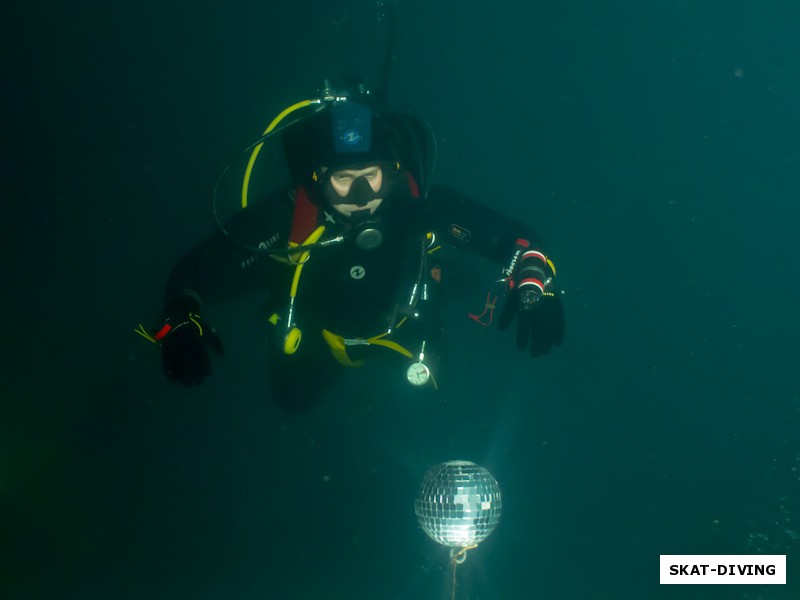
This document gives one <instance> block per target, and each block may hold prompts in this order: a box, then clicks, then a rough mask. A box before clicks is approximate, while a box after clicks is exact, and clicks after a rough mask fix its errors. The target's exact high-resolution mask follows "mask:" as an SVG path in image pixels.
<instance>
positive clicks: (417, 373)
mask: <svg viewBox="0 0 800 600" xmlns="http://www.w3.org/2000/svg"><path fill="white" fill-rule="evenodd" d="M430 376H431V372H430V370H429V369H428V367H426V366H425V365H423V364H422V363H421V362H418V363H414V364H413V365H411V366H410V367H408V371H406V377H407V378H408V382H409V383H410V384H411V385H425V384H426V383H428V379H429V378H430Z"/></svg>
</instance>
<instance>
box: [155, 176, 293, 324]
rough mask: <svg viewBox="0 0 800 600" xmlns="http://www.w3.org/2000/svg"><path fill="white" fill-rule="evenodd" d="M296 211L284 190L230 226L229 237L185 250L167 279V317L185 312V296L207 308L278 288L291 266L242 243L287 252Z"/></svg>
mask: <svg viewBox="0 0 800 600" xmlns="http://www.w3.org/2000/svg"><path fill="white" fill-rule="evenodd" d="M292 210H293V200H292V198H291V196H290V195H289V194H288V192H285V191H284V192H281V193H279V194H276V195H274V196H271V197H270V198H266V199H264V200H263V201H261V202H258V203H255V204H253V205H251V206H249V207H248V208H246V209H245V210H243V211H242V212H240V213H239V214H238V215H236V217H234V218H233V219H231V221H230V222H228V223H226V224H225V228H226V230H227V231H228V232H229V233H230V234H231V237H228V236H226V235H224V234H223V233H222V232H221V231H217V232H216V233H215V234H214V235H212V236H211V237H210V238H208V239H206V240H204V241H203V242H201V243H200V244H198V245H197V246H196V247H194V248H192V249H191V250H190V251H189V252H187V253H186V254H185V255H184V256H183V257H182V258H181V259H180V260H179V261H178V263H177V264H176V265H175V266H174V267H173V269H172V272H171V273H170V276H169V279H168V280H167V287H166V290H165V292H164V312H165V314H167V315H170V314H174V313H180V312H183V309H184V307H185V306H186V295H187V294H189V295H191V296H195V297H197V298H198V299H199V300H200V301H201V302H202V304H204V305H208V304H214V303H217V302H221V301H224V300H228V299H231V298H235V297H239V296H243V295H245V294H248V293H251V292H255V291H258V290H271V289H272V288H274V286H275V285H277V284H278V283H279V282H280V281H282V280H283V279H284V278H285V277H286V276H287V273H288V271H289V269H288V268H287V266H286V265H285V264H283V263H280V262H278V261H276V260H274V259H273V258H271V257H269V256H268V255H266V254H264V253H258V252H255V251H253V250H248V249H246V248H244V247H243V246H242V244H244V245H247V246H255V247H258V246H259V244H262V245H266V246H268V247H270V248H285V247H286V245H287V243H288V236H289V230H290V227H291V218H292ZM237 242H238V243H237Z"/></svg>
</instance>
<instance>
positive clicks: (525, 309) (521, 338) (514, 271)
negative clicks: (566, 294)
mask: <svg viewBox="0 0 800 600" xmlns="http://www.w3.org/2000/svg"><path fill="white" fill-rule="evenodd" d="M503 275H504V277H503V278H502V279H501V280H500V281H499V282H498V283H500V284H501V285H503V286H504V287H505V290H506V303H505V306H504V307H503V312H502V314H501V315H500V322H499V323H498V328H499V329H501V330H503V329H507V328H508V326H509V325H510V324H511V321H512V320H513V319H514V316H515V315H516V317H517V349H519V350H523V351H524V350H525V349H528V350H529V351H530V353H531V355H532V356H544V355H545V354H547V353H548V352H550V350H551V349H552V348H553V346H560V345H561V342H563V341H564V306H563V304H562V303H561V295H560V292H558V291H557V290H556V289H555V287H556V286H555V267H554V266H553V263H552V262H551V261H550V260H549V259H548V258H547V257H546V256H545V255H544V254H542V253H541V252H539V251H538V250H531V249H530V243H529V242H528V241H527V240H517V245H516V248H515V249H514V255H513V256H512V259H511V262H510V263H509V265H508V267H506V268H505V269H504V270H503Z"/></svg>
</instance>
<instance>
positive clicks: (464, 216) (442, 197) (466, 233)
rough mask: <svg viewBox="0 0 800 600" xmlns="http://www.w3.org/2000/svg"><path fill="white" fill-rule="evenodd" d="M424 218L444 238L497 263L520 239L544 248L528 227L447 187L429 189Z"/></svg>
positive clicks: (510, 251) (507, 256) (537, 247)
mask: <svg viewBox="0 0 800 600" xmlns="http://www.w3.org/2000/svg"><path fill="white" fill-rule="evenodd" d="M426 217H427V219H426V220H427V221H428V225H429V226H430V227H431V228H432V229H433V230H435V231H438V232H440V233H441V234H442V235H443V236H444V240H443V241H446V242H447V243H448V244H451V245H453V246H456V247H459V248H465V249H467V250H471V251H473V252H476V253H477V254H480V255H482V256H485V257H487V258H489V259H490V260H493V261H495V262H498V263H503V262H505V261H507V260H508V259H509V257H510V256H511V253H512V251H513V249H514V243H515V242H516V241H517V240H518V239H520V238H523V239H526V240H528V241H529V242H530V243H531V247H532V248H535V249H537V250H541V251H543V248H542V242H541V238H540V237H539V236H538V235H537V234H536V233H535V232H534V231H533V230H532V229H531V228H530V227H528V226H526V225H524V224H523V223H522V222H521V221H519V220H517V219H514V218H511V217H508V216H506V215H503V214H501V213H499V212H497V211H496V210H494V209H492V208H490V207H488V206H486V205H485V204H481V203H480V202H478V201H476V200H474V199H472V198H470V197H469V196H466V195H465V194H462V193H461V192H459V191H457V190H454V189H452V188H449V187H444V186H434V187H433V188H431V191H430V194H429V196H428V205H427V207H426Z"/></svg>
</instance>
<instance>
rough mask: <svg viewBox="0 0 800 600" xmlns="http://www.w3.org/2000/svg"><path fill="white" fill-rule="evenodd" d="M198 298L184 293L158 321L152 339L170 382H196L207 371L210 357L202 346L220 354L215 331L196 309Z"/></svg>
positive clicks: (218, 340)
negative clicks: (155, 343)
mask: <svg viewBox="0 0 800 600" xmlns="http://www.w3.org/2000/svg"><path fill="white" fill-rule="evenodd" d="M199 309H200V305H199V302H197V300H196V299H194V298H191V297H188V296H187V297H185V298H184V299H181V300H180V301H178V302H177V303H176V306H173V307H171V310H170V312H171V313H172V314H178V315H179V316H171V317H167V318H165V319H164V320H163V321H162V322H161V326H160V327H159V328H158V331H157V332H156V333H155V334H154V335H153V340H154V341H155V342H157V343H158V344H160V345H161V365H162V367H163V368H164V374H165V375H166V376H167V379H168V380H169V382H170V383H176V382H179V383H182V384H183V385H187V386H188V385H196V384H199V383H202V381H203V379H205V378H206V377H208V376H209V375H210V374H211V358H210V356H209V354H208V350H207V349H206V346H209V347H210V348H211V349H212V350H213V351H214V352H216V353H217V354H223V353H224V350H223V348H222V340H221V339H220V337H219V335H217V332H216V331H214V329H213V328H212V327H211V326H210V325H208V323H206V322H205V321H204V320H203V318H202V317H201V316H200V315H199V314H198V313H197V312H196V311H197V310H199Z"/></svg>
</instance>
